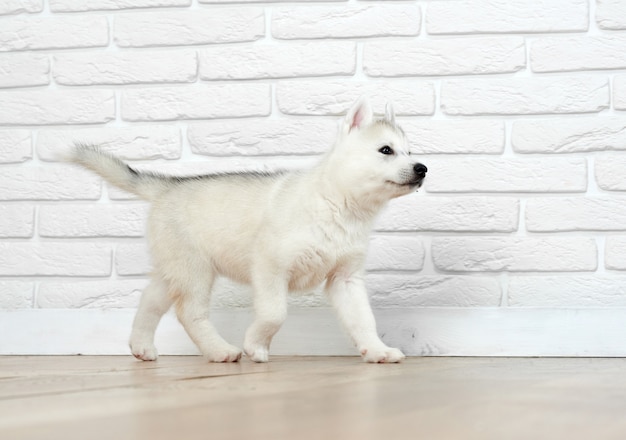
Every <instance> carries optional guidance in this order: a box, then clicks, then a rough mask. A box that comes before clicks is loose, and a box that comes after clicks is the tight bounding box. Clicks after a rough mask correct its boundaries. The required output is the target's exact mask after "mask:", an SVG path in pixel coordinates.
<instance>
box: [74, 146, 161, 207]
mask: <svg viewBox="0 0 626 440" xmlns="http://www.w3.org/2000/svg"><path fill="white" fill-rule="evenodd" d="M67 159H68V160H69V161H71V162H74V163H77V164H79V165H82V166H84V167H85V168H87V169H90V170H91V171H94V172H95V173H96V174H98V175H100V176H101V177H102V178H104V179H105V180H106V181H108V182H109V183H111V184H113V185H115V186H117V187H118V188H121V189H123V190H125V191H128V192H130V193H133V194H135V195H138V196H139V197H141V198H142V199H145V200H154V199H155V198H157V197H158V195H159V194H161V193H163V192H164V191H165V190H166V189H167V188H168V185H167V178H165V177H162V176H159V175H157V174H152V173H143V172H139V171H136V170H134V169H133V168H131V167H130V166H128V165H127V164H125V163H124V162H122V161H121V160H120V159H118V158H116V157H115V156H112V155H110V154H108V153H105V152H103V151H100V149H99V148H98V147H96V146H94V145H82V144H77V145H75V146H74V148H73V150H72V152H71V154H70V156H69V157H67Z"/></svg>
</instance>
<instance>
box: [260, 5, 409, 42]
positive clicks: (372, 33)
mask: <svg viewBox="0 0 626 440" xmlns="http://www.w3.org/2000/svg"><path fill="white" fill-rule="evenodd" d="M420 23H421V12H420V8H419V7H418V6H415V5H410V4H409V5H384V6H383V5H380V6H372V5H367V6H342V7H334V8H331V7H328V6H312V7H280V8H276V9H274V10H273V11H272V35H273V36H274V38H279V39H287V40H289V39H302V38H354V37H383V36H384V37H389V36H414V35H418V34H419V32H420Z"/></svg>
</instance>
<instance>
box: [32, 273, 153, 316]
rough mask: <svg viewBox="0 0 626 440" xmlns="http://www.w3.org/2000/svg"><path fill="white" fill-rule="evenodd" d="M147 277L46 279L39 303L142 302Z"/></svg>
mask: <svg viewBox="0 0 626 440" xmlns="http://www.w3.org/2000/svg"><path fill="white" fill-rule="evenodd" d="M147 284H148V282H147V281H146V280H124V281H111V280H106V281H82V282H75V281H74V282H71V281H68V282H44V283H41V285H40V286H39V292H38V294H37V306H38V307H40V308H56V309H111V308H131V307H137V306H138V305H139V298H140V296H141V292H142V290H143V289H144V288H145V286H146V285H147Z"/></svg>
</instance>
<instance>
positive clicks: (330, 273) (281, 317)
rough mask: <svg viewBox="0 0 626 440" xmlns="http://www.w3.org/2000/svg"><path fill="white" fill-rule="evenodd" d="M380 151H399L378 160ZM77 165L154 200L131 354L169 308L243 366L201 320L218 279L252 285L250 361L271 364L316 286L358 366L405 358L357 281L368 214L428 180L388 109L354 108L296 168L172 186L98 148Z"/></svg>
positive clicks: (149, 340) (142, 349) (216, 355)
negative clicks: (309, 163)
mask: <svg viewBox="0 0 626 440" xmlns="http://www.w3.org/2000/svg"><path fill="white" fill-rule="evenodd" d="M383 146H389V147H390V148H392V149H393V150H394V154H391V155H390V154H382V153H381V152H380V151H379V150H380V149H381V148H382V147H383ZM74 161H76V162H78V163H80V164H82V165H84V166H86V167H88V168H90V169H92V170H94V171H96V172H97V173H99V174H100V175H102V176H103V177H105V178H107V179H108V180H110V181H111V182H113V183H115V184H116V185H118V186H120V187H122V188H124V189H126V190H129V191H132V192H134V193H136V194H139V195H140V196H142V197H144V198H146V199H148V200H150V201H151V202H152V211H151V214H150V217H149V223H148V230H149V241H150V247H151V251H152V256H153V263H154V275H153V276H152V280H151V282H150V284H149V286H148V287H147V288H146V289H145V291H144V292H143V295H142V298H141V303H140V306H139V310H138V311H137V315H136V317H135V321H134V324H133V331H132V335H131V338H130V347H131V350H132V353H133V355H135V356H136V357H137V358H139V359H143V360H154V359H156V357H157V351H156V348H155V346H154V332H155V330H156V327H157V325H158V323H159V320H160V318H161V316H162V315H163V314H164V313H165V312H166V311H167V310H168V309H169V308H170V306H171V305H172V304H174V305H175V307H176V311H177V315H178V318H179V320H180V322H181V323H182V324H183V326H184V327H185V329H186V331H187V333H188V334H189V336H190V337H191V338H192V339H193V341H194V342H195V343H196V344H197V346H198V347H199V348H200V350H201V352H202V353H203V354H204V355H205V356H206V357H207V358H208V359H209V360H210V361H214V362H233V361H237V360H239V358H240V357H241V350H240V349H238V348H237V347H235V346H232V345H230V344H229V343H227V342H226V341H224V340H223V339H222V338H221V337H220V335H219V334H218V333H217V331H216V330H215V328H214V327H213V325H212V324H211V322H210V321H209V318H208V315H209V301H210V290H211V286H212V284H213V282H214V280H215V278H216V277H217V276H220V275H222V276H227V277H230V278H232V279H233V280H236V281H238V282H241V283H247V284H251V285H252V286H253V290H254V295H255V296H254V305H255V312H256V314H255V320H254V322H253V323H252V324H251V326H250V327H249V328H248V330H247V332H246V336H245V341H244V351H245V353H246V354H247V355H248V356H249V357H250V358H251V359H252V360H254V361H257V362H267V360H268V354H269V346H270V342H271V340H272V337H273V336H274V334H275V333H276V332H277V331H278V329H279V328H280V327H281V325H282V323H283V322H284V321H285V318H286V316H287V295H288V293H289V292H290V291H306V290H308V289H311V288H313V287H315V286H317V285H319V284H321V283H325V291H326V292H327V294H328V296H329V298H330V301H331V302H332V304H333V306H334V307H335V308H336V310H337V313H338V315H339V318H340V320H341V322H342V323H343V325H344V326H345V328H346V329H347V331H348V333H349V334H350V336H351V337H352V339H353V340H354V343H355V344H356V346H357V348H358V350H359V352H360V353H361V355H362V356H363V359H364V360H365V361H368V362H399V361H400V360H402V359H403V358H404V355H403V354H402V352H401V351H400V350H397V349H395V348H390V347H388V346H386V345H385V344H384V343H383V342H382V341H381V340H380V338H379V337H378V335H377V333H376V324H375V322H374V316H373V314H372V311H371V308H370V305H369V301H368V297H367V293H366V290H365V285H364V282H363V274H364V270H363V265H364V261H365V255H366V249H367V243H368V235H369V232H370V228H371V224H372V222H373V220H374V218H375V216H376V215H377V214H378V212H379V211H380V210H381V208H383V206H384V205H385V204H386V203H387V202H388V201H389V200H390V199H391V198H394V197H398V196H401V195H404V194H407V193H409V192H411V191H414V190H415V189H416V188H417V187H419V186H420V185H421V182H422V178H423V174H422V175H421V176H418V175H416V171H415V170H414V166H415V164H416V162H415V161H414V160H413V159H412V158H411V157H410V156H409V152H408V146H407V143H406V139H405V137H404V134H403V133H402V131H401V130H400V129H399V128H398V127H397V126H396V125H395V120H394V116H393V110H392V109H391V107H390V106H388V108H387V110H386V117H385V119H384V120H382V121H374V120H373V117H372V111H371V108H370V106H369V104H368V103H367V102H366V101H359V102H357V103H356V104H355V105H354V106H353V107H352V109H351V110H350V111H349V112H348V115H347V116H346V118H345V119H344V120H343V121H342V123H341V126H340V130H339V137H338V140H337V142H336V144H335V146H334V147H333V148H332V150H331V151H330V152H329V153H328V154H327V155H326V156H325V157H324V158H323V159H322V160H321V161H320V163H319V164H318V165H317V166H316V167H314V168H312V169H310V170H308V171H303V172H292V173H282V174H276V175H266V176H263V175H252V176H250V175H221V176H203V177H199V178H197V179H182V180H176V179H173V178H166V177H163V176H158V175H154V174H146V173H137V172H135V171H133V170H132V169H131V168H129V167H127V166H126V165H125V164H124V163H122V162H121V161H119V160H118V159H116V158H114V157H112V156H109V155H107V154H105V153H102V152H100V150H99V149H97V148H94V147H77V148H76V151H75V156H74Z"/></svg>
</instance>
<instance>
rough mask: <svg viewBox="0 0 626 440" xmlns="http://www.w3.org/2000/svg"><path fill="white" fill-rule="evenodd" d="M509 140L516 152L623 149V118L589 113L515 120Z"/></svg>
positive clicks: (625, 125) (625, 130)
mask: <svg viewBox="0 0 626 440" xmlns="http://www.w3.org/2000/svg"><path fill="white" fill-rule="evenodd" d="M511 144H512V145H513V149H514V150H515V151H516V152H518V153H579V152H587V151H604V150H626V119H624V118H617V117H606V118H599V117H593V118H575V119H558V120H555V119H545V120H536V119H532V120H521V121H515V122H514V123H513V133H512V135H511Z"/></svg>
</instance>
